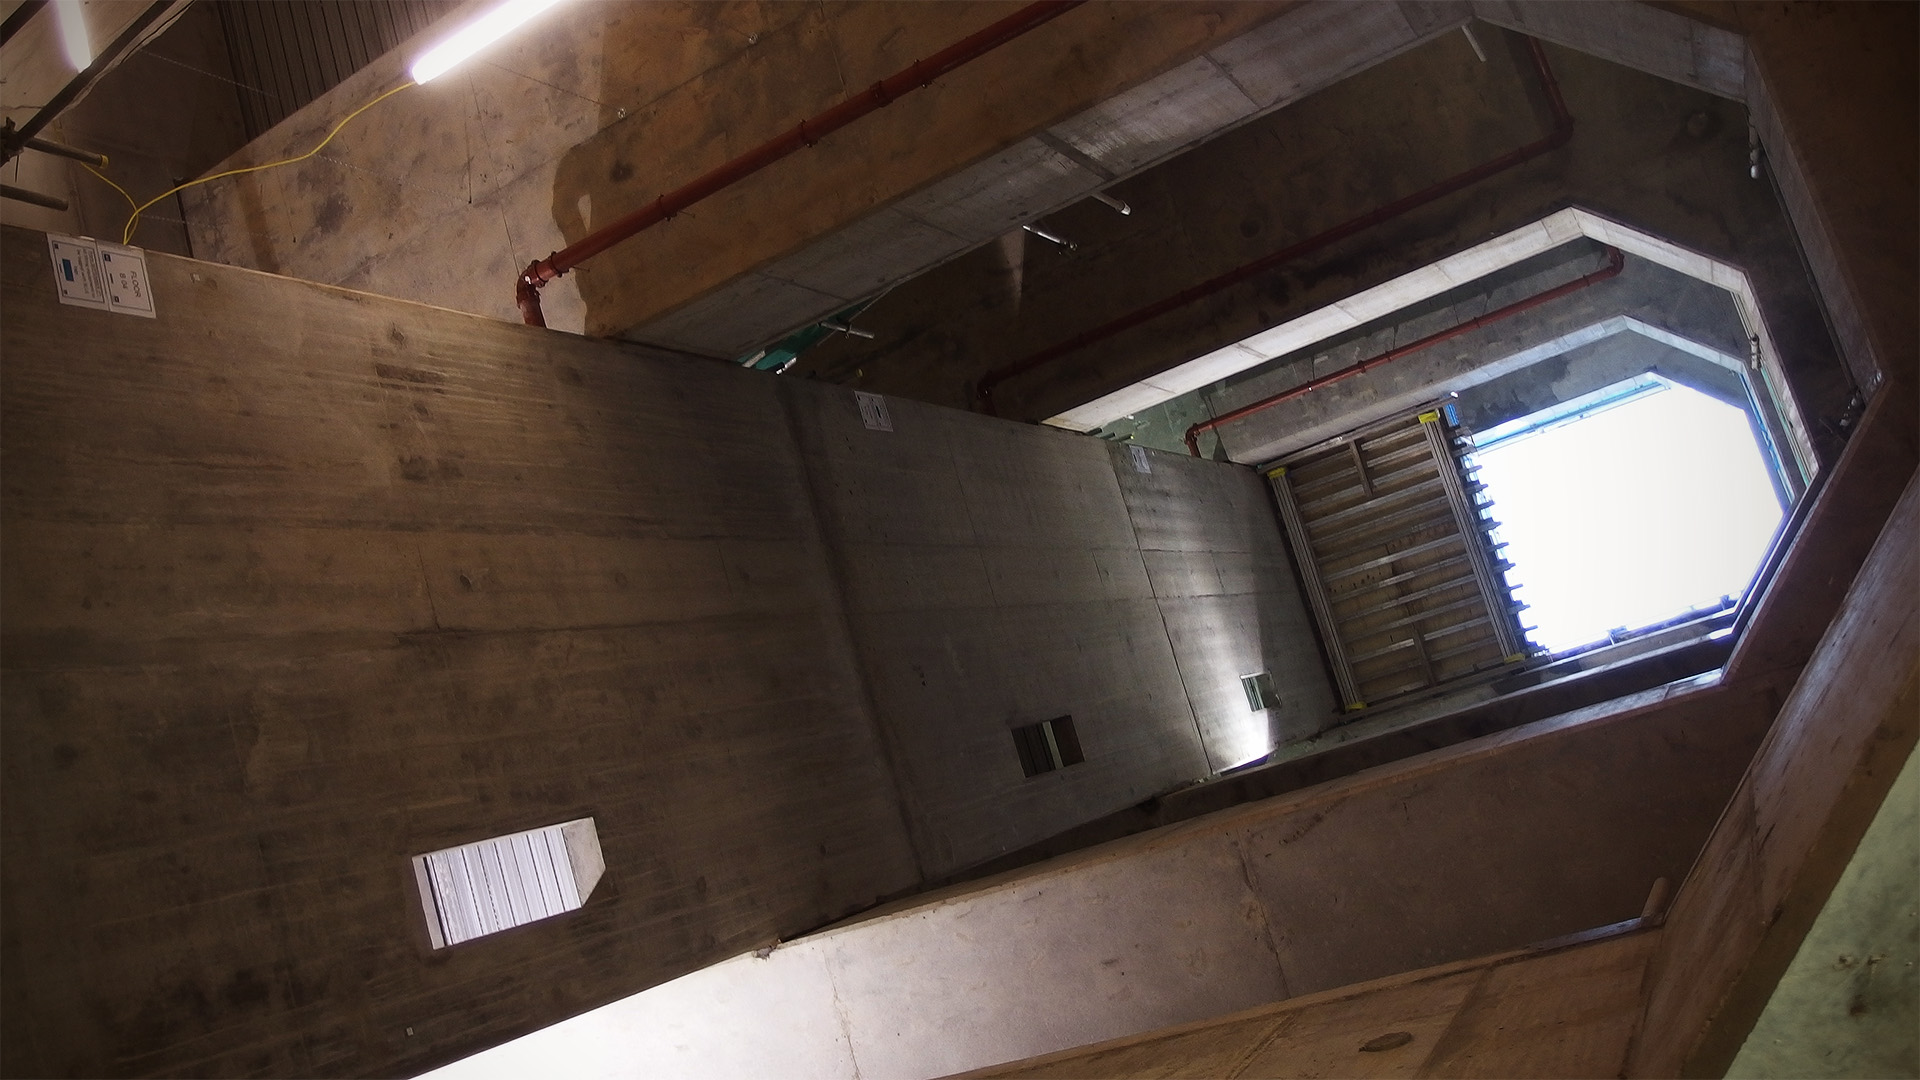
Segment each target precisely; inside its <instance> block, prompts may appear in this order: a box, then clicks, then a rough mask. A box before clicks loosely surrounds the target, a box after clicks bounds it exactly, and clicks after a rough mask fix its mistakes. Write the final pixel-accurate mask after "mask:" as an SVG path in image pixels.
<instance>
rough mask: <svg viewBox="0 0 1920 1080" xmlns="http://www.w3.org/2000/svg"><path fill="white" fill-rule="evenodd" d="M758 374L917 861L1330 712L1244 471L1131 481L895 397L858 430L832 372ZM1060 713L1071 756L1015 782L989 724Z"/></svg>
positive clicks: (1060, 445)
mask: <svg viewBox="0 0 1920 1080" xmlns="http://www.w3.org/2000/svg"><path fill="white" fill-rule="evenodd" d="M782 387H783V389H786V390H787V391H788V400H789V402H790V403H791V407H792V410H793V416H794V424H795V429H796V431H797V432H798V435H799V438H800V440H801V446H802V448H803V454H804V457H805V459H806V461H807V463H808V466H807V467H808V470H809V473H810V475H811V478H812V482H813V489H814V492H815V497H816V498H817V499H818V501H819V505H820V508H821V519H822V522H823V527H824V528H825V531H826V534H827V536H828V537H829V543H830V545H831V546H832V548H833V550H834V552H835V555H836V558H837V559H838V561H839V568H840V573H841V575H842V580H843V581H844V582H845V587H846V593H847V597H848V603H847V607H848V619H849V625H850V628H851V631H852V635H853V640H854V643H855V647H856V649H857V650H858V652H859V655H860V656H861V658H862V664H863V666H864V667H865V669H866V670H867V671H868V672H869V673H870V675H871V682H870V690H871V693H872V695H873V702H874V708H875V711H876V713H877V715H878V716H879V717H880V719H881V723H882V726H883V727H884V729H885V731H886V736H887V739H888V740H889V745H890V747H891V749H892V753H893V754H894V760H895V761H896V762H897V764H898V766H899V770H900V777H901V787H902V795H903V797H904V798H905V800H906V804H907V806H908V817H909V819H910V820H911V821H912V823H913V825H912V827H913V829H914V834H915V838H916V843H917V846H918V848H919V850H920V851H921V855H922V859H923V861H924V865H925V867H926V869H927V871H928V872H929V873H930V874H933V875H935V876H939V875H943V874H946V873H950V872H952V871H954V870H958V869H961V868H964V867H966V866H969V865H971V864H974V863H978V862H981V861H984V860H986V859H989V858H992V857H993V856H996V855H999V854H1002V853H1003V852H1006V851H1008V850H1011V849H1013V848H1016V847H1019V846H1021V845H1022V844H1024V843H1027V842H1030V841H1032V840H1036V839H1039V838H1041V837H1045V836H1048V835H1051V834H1052V833H1054V832H1058V831H1061V830H1064V829H1066V828H1068V827H1070V826H1072V825H1075V824H1078V823H1080V822H1082V821H1086V820H1088V819H1090V818H1092V817H1095V816H1098V815H1099V814H1102V813H1105V812H1107V811H1109V810H1112V809H1115V808H1118V807H1121V806H1126V805H1131V804H1133V803H1136V802H1139V801H1140V800H1142V799H1145V798H1147V797H1149V796H1152V795H1154V794H1157V793H1159V792H1161V791H1164V790H1166V789H1168V788H1170V787H1173V786H1176V785H1178V784H1181V783H1184V782H1186V781H1190V780H1194V779H1197V778H1200V777H1203V776H1206V775H1208V774H1209V773H1210V772H1213V771H1217V770H1219V769H1222V768H1226V767H1229V766H1231V765H1236V764H1239V763H1240V762H1242V761H1245V760H1247V759H1249V758H1253V757H1257V756H1259V755H1261V754H1263V753H1265V752H1266V751H1267V749H1269V748H1270V747H1271V746H1272V745H1274V742H1273V741H1272V740H1273V738H1274V737H1275V736H1280V737H1286V736H1288V735H1293V734H1297V733H1300V732H1305V733H1309V734H1310V733H1312V732H1315V731H1318V730H1320V729H1321V728H1322V727H1324V726H1326V725H1327V724H1329V723H1331V722H1332V721H1333V719H1334V708H1333V701H1332V698H1331V696H1330V694H1329V691H1328V689H1327V682H1326V677H1325V675H1324V674H1323V673H1322V672H1321V670H1320V669H1319V666H1318V661H1317V654H1316V652H1315V651H1314V650H1315V646H1314V644H1313V642H1314V636H1313V630H1312V628H1311V626H1310V625H1308V623H1307V622H1306V619H1305V614H1304V608H1303V605H1302V603H1301V600H1300V597H1299V594H1298V591H1297V589H1296V588H1295V586H1294V584H1293V579H1292V571H1291V568H1290V566H1289V564H1288V562H1287V560H1286V555H1285V552H1284V549H1283V547H1282V545H1281V541H1280V538H1279V533H1278V530H1277V528H1276V526H1275V525H1274V524H1273V521H1274V518H1273V511H1272V506H1271V503H1270V502H1269V501H1268V497H1267V495H1266V493H1265V492H1264V491H1263V490H1262V488H1261V486H1260V483H1259V480H1258V478H1257V477H1255V476H1254V475H1253V473H1252V472H1251V471H1250V470H1244V469H1217V468H1198V469H1196V468H1194V464H1195V463H1192V462H1181V461H1178V460H1177V459H1175V458H1174V457H1172V456H1171V455H1159V454H1155V455H1153V456H1152V458H1150V459H1149V460H1150V461H1151V462H1153V463H1155V464H1157V466H1158V471H1157V472H1156V473H1154V474H1151V475H1147V476H1143V475H1142V474H1140V473H1138V472H1136V471H1135V468H1134V465H1133V460H1132V458H1130V457H1127V456H1125V455H1124V454H1123V455H1121V457H1120V458H1114V457H1111V456H1110V454H1109V447H1108V445H1107V444H1105V443H1102V442H1099V441H1098V440H1094V439H1087V438H1061V437H1060V436H1059V433H1057V432H1053V431H1050V430H1043V429H1041V428H1037V427H1028V426H1025V425H1015V424H1007V423H1004V422H999V421H994V420H990V419H988V418H986V417H978V416H972V415H969V414H966V413H960V412H956V411H953V410H950V409H942V408H938V407H934V406H929V405H922V404H919V403H916V402H911V401H905V400H900V399H891V400H889V402H888V409H889V412H890V419H891V424H892V428H893V430H892V431H874V430H870V429H868V428H867V427H865V426H864V425H863V424H862V421H861V418H860V415H859V412H858V410H857V408H856V407H855V402H854V398H853V395H852V394H850V393H848V392H847V391H845V390H841V389H838V388H833V387H827V386H823V385H820V384H813V383H805V382H796V381H792V380H787V381H784V382H783V383H782ZM1148 467H1149V468H1153V467H1154V464H1150V465H1149V466H1148ZM1156 478H1157V482H1158V483H1157V487H1155V486H1153V484H1152V481H1154V480H1155V479H1156ZM1143 503H1144V505H1143ZM1223 565H1224V572H1223ZM1203 598H1205V599H1203ZM1196 605H1197V606H1198V607H1199V608H1202V609H1208V610H1206V611H1205V612H1204V613H1203V612H1202V611H1197V610H1196ZM1229 611H1230V612H1231V614H1230V615H1229ZM1207 615H1212V616H1223V617H1224V618H1223V621H1220V622H1218V623H1215V624H1213V625H1204V624H1205V622H1206V616H1207ZM1196 616H1200V620H1199V622H1196ZM1268 669H1272V670H1273V672H1274V674H1275V676H1276V681H1277V682H1278V683H1279V685H1280V686H1282V687H1284V688H1285V691H1286V695H1287V696H1286V700H1285V702H1284V703H1283V704H1282V705H1281V706H1280V707H1277V708H1275V709H1272V710H1269V711H1268V713H1267V714H1264V715H1263V714H1257V713H1253V712H1251V711H1250V710H1249V709H1248V706H1247V701H1246V698H1245V696H1244V695H1243V694H1242V693H1241V690H1240V684H1239V677H1240V676H1241V675H1244V674H1249V673H1252V672H1255V671H1261V670H1268ZM1061 715H1071V716H1073V718H1074V723H1075V726H1076V729H1077V731H1078V733H1079V738H1080V741H1081V743H1082V745H1083V747H1084V749H1085V752H1086V755H1087V761H1086V763H1085V764H1084V765H1082V766H1076V767H1073V768H1070V769H1065V770H1061V771H1058V772H1055V773H1050V774H1046V775H1043V776H1039V777H1035V778H1033V779H1027V778H1025V777H1023V776H1022V774H1021V770H1020V764H1019V759H1018V757H1017V756H1016V754H1015V753H1014V746H1013V740H1012V736H1011V733H1010V730H1009V729H1011V728H1012V727H1015V726H1018V725H1021V724H1031V723H1036V722H1038V721H1041V720H1046V719H1050V718H1052V717H1056V716H1061Z"/></svg>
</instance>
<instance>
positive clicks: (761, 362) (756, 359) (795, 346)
mask: <svg viewBox="0 0 1920 1080" xmlns="http://www.w3.org/2000/svg"><path fill="white" fill-rule="evenodd" d="M878 299H880V298H879V297H878V296H875V297H872V298H871V299H867V300H862V301H860V302H859V303H857V304H855V305H853V306H852V307H850V308H844V309H842V310H840V311H836V312H834V313H833V314H832V315H829V316H828V317H826V318H825V319H822V320H820V321H819V322H817V323H814V324H812V325H811V326H803V327H801V328H800V329H798V330H795V331H794V332H793V333H791V334H788V335H787V336H786V337H783V338H781V339H780V340H779V341H776V342H774V343H773V344H771V345H769V346H767V347H766V348H764V349H761V350H760V351H759V352H756V353H750V354H748V355H746V356H743V357H741V358H739V359H738V360H735V361H734V363H736V364H739V365H740V366H741V367H745V368H752V369H753V370H755V371H776V372H777V371H783V370H785V369H786V367H787V365H788V364H791V363H793V362H794V361H795V360H797V359H799V358H800V354H801V353H803V352H806V351H807V350H808V349H811V348H813V347H814V346H815V345H818V344H820V342H821V341H823V340H825V339H826V337H827V335H828V334H831V333H834V331H833V330H832V329H831V328H830V327H829V326H828V324H829V323H838V324H840V325H841V326H851V325H852V324H853V319H854V317H855V316H857V315H859V314H860V313H861V312H863V311H865V310H867V309H868V308H870V307H872V306H873V302H874V301H875V300H878Z"/></svg>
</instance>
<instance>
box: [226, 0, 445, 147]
mask: <svg viewBox="0 0 1920 1080" xmlns="http://www.w3.org/2000/svg"><path fill="white" fill-rule="evenodd" d="M214 6H215V7H216V8H217V9H218V10H219V12H220V25H221V26H222V28H223V29H224V30H225V31H226V35H227V51H228V55H229V57H230V59H231V61H232V63H233V73H234V74H233V77H234V79H235V81H237V82H238V83H240V86H241V89H240V114H241V118H242V120H244V121H245V123H246V127H247V138H249V139H256V138H259V137H260V135H262V134H263V133H265V132H266V131H267V129H269V128H271V127H273V126H274V125H275V124H278V123H279V122H280V121H282V120H285V119H286V118H287V117H288V116H290V115H292V114H293V113H294V112H295V111H296V110H298V109H300V108H301V107H303V106H305V105H306V104H307V103H309V102H311V101H313V100H314V99H315V98H317V97H319V96H320V95H322V94H324V93H326V92H327V91H329V90H331V89H333V88H334V87H336V86H338V85H340V83H341V82H342V81H343V80H345V79H346V77H347V76H349V75H352V74H353V73H354V72H356V71H359V70H360V69H361V68H363V67H366V66H367V65H368V64H370V63H372V62H373V61H374V60H375V59H377V58H379V57H380V56H382V55H384V54H386V53H387V52H389V51H391V50H393V49H395V48H397V47H398V46H399V45H400V44H401V43H402V42H404V41H406V40H407V39H408V38H410V37H412V36H413V35H415V34H417V33H419V32H420V31H422V30H425V29H426V28H427V27H428V26H430V25H432V24H433V22H434V21H435V20H437V19H439V18H440V17H441V16H443V15H445V14H446V13H447V12H449V11H452V10H453V9H454V7H456V6H457V2H456V0H217V2H216V3H215V5H214Z"/></svg>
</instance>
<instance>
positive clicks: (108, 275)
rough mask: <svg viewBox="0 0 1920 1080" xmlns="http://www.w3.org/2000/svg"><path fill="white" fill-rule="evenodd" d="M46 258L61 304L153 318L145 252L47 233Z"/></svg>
mask: <svg viewBox="0 0 1920 1080" xmlns="http://www.w3.org/2000/svg"><path fill="white" fill-rule="evenodd" d="M47 255H48V257H49V258H51V259H52V260H53V285H54V289H55V290H56V291H57V292H58V293H59V295H60V302H61V303H63V304H71V305H72V306H74V307H83V308H93V309H94V310H96V311H112V312H117V313H119V314H121V315H139V316H142V317H144V318H148V319H151V318H153V317H154V308H153V285H152V282H151V280H150V279H149V277H148V275H147V254H146V252H144V251H141V250H140V249H139V248H133V247H122V246H121V245H119V244H103V243H101V242H99V241H98V240H94V239H92V238H90V237H85V236H62V235H60V234H58V233H48V234H47Z"/></svg>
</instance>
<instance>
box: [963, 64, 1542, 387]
mask: <svg viewBox="0 0 1920 1080" xmlns="http://www.w3.org/2000/svg"><path fill="white" fill-rule="evenodd" d="M1527 48H1528V50H1529V51H1530V52H1531V53H1532V56H1533V66H1534V71H1535V72H1536V73H1537V74H1538V75H1539V78H1540V88H1541V90H1542V91H1544V92H1545V93H1546V95H1547V104H1548V105H1549V106H1550V107H1551V108H1552V110H1553V130H1552V131H1550V132H1548V133H1547V134H1546V135H1544V136H1542V137H1541V138H1538V139H1535V140H1534V141H1533V142H1530V143H1528V144H1526V145H1525V146H1522V147H1519V148H1517V149H1514V150H1510V151H1508V152H1507V153H1505V154H1502V155H1500V156H1499V157H1497V158H1493V159H1491V160H1489V161H1485V162H1482V163H1480V164H1479V165H1476V166H1474V167H1473V168H1471V169H1468V170H1467V171H1465V172H1462V173H1457V174H1455V175H1453V176H1450V177H1448V178H1447V179H1445V180H1442V181H1440V182H1439V183H1437V184H1434V185H1433V186H1431V187H1428V188H1425V189H1423V190H1421V191H1416V192H1414V193H1413V194H1411V195H1408V196H1407V197H1405V198H1403V199H1397V200H1395V201H1393V202H1390V203H1388V204H1386V205H1385V206H1381V207H1378V208H1376V209H1374V210H1370V211H1368V212H1367V213H1365V214H1362V215H1360V216H1359V217H1356V218H1353V219H1351V220H1348V221H1344V222H1342V223H1340V224H1338V225H1335V226H1334V227H1333V228H1331V229H1328V230H1327V231H1325V232H1322V233H1317V234H1315V235H1313V236H1310V237H1308V238H1306V239H1305V240H1302V241H1300V242H1299V243H1296V244H1291V245H1288V246H1287V247H1284V248H1281V249H1280V250H1279V251H1276V252H1273V253H1272V254H1269V255H1263V256H1261V257H1260V258H1258V259H1255V260H1254V261H1253V262H1250V263H1247V264H1245V265H1243V266H1239V267H1236V268H1234V269H1232V270H1229V271H1227V272H1226V273H1224V274H1221V275H1220V276H1218V277H1215V278H1211V279H1209V280H1207V281H1203V282H1201V283H1200V284H1198V285H1195V286H1193V287H1192V288H1189V289H1183V290H1181V291H1180V292H1177V293H1174V294H1173V295H1172V296H1169V297H1166V298H1165V299H1162V300H1158V301H1155V302H1154V303H1151V304H1148V305H1147V306H1146V307H1143V308H1139V309H1137V310H1135V311H1132V312H1129V313H1127V314H1125V315H1122V316H1120V317H1119V318H1117V319H1114V320H1112V321H1111V322H1106V323H1102V324H1101V325H1099V326H1096V327H1094V328H1093V329H1091V330H1088V331H1086V332H1085V333H1082V334H1079V335H1077V336H1075V337H1072V338H1068V339H1067V340H1066V341H1063V342H1061V343H1060V344H1058V345H1054V346H1051V347H1049V348H1045V349H1042V350H1040V351H1039V352H1037V353H1034V354H1032V355H1031V356H1027V357H1025V358H1024V359H1020V360H1016V361H1014V362H1013V363H1011V364H1007V365H1005V366H1002V367H998V368H995V369H994V370H992V371H989V372H987V374H986V375H984V376H982V377H981V379H980V384H979V386H978V387H976V388H975V390H974V394H975V397H977V398H978V399H979V401H980V402H981V404H982V405H983V406H984V407H985V411H986V412H987V413H988V414H994V402H993V390H994V387H996V386H999V385H1000V384H1001V383H1003V382H1006V381H1007V380H1008V379H1011V378H1013V377H1014V376H1016V375H1024V374H1026V373H1027V372H1029V371H1033V370H1034V369H1036V368H1040V367H1044V366H1045V365H1047V364H1050V363H1052V362H1053V361H1055V360H1058V359H1059V358H1061V357H1062V356H1065V355H1067V354H1068V353H1073V352H1078V351H1079V350H1081V349H1084V348H1086V347H1087V346H1089V345H1092V344H1093V343H1095V342H1098V341H1105V340H1106V339H1108V338H1110V337H1113V336H1114V335H1115V334H1118V333H1120V332H1121V331H1124V330H1131V329H1133V328H1134V327H1136V326H1139V325H1140V324H1141V323H1144V322H1147V321H1149V320H1151V319H1155V318H1158V317H1159V316H1161V315H1165V314H1166V313H1167V312H1169V311H1174V310H1177V309H1179V308H1183V307H1185V306H1187V305H1188V304H1191V303H1193V302H1195V301H1197V300H1201V299H1204V298H1206V297H1208V296H1212V295H1213V294H1214V293H1217V292H1220V291H1221V290H1223V289H1227V288H1230V287H1232V286H1234V285H1238V284H1240V283H1241V282H1243V281H1246V280H1247V279H1249V278H1251V277H1254V276H1256V275H1258V274H1261V273H1264V272H1266V271H1268V270H1271V269H1273V268H1274V267H1277V266H1280V265H1282V264H1284V263H1287V262H1291V261H1292V260H1294V259H1297V258H1299V257H1300V256H1302V255H1306V254H1308V253H1310V252H1314V251H1318V250H1320V249H1321V248H1323V247H1326V246H1327V245H1329V244H1331V243H1333V242H1335V241H1337V240H1344V239H1346V238H1347V237H1349V236H1352V235H1354V234H1355V233H1358V232H1361V231H1362V230H1365V229H1369V228H1372V227H1373V226H1375V225H1378V224H1380V223H1382V222H1385V221H1390V220H1392V219H1393V218H1396V217H1399V216H1400V215H1402V214H1405V213H1407V212H1408V211H1411V210H1415V209H1418V208H1419V207H1422V206H1425V205H1427V204H1428V203H1430V202H1433V201H1435V200H1437V199H1440V198H1443V197H1445V196H1447V195H1451V194H1453V193H1454V192H1456V191H1459V190H1461V189H1462V188H1465V187H1468V186H1470V185H1472V184H1476V183H1478V182H1480V181H1481V180H1485V179H1486V178H1487V177H1489V176H1493V175H1495V174H1497V173H1501V172H1504V171H1506V170H1508V169H1511V168H1513V167H1514V166H1516V165H1520V164H1522V163H1524V162H1528V161H1531V160H1533V159H1534V158H1536V157H1539V156H1540V155H1541V154H1544V153H1547V152H1548V151H1550V150H1555V149H1558V148H1559V147H1561V146H1565V145H1566V143H1567V140H1569V139H1571V138H1573V114H1572V113H1570V112H1568V111H1567V103H1566V101H1565V99H1563V98H1562V97H1561V96H1560V83H1559V81H1558V80H1556V79H1555V78H1554V77H1553V69H1552V68H1550V67H1548V66H1547V56H1546V53H1545V52H1543V51H1542V50H1541V48H1540V43H1539V42H1538V41H1536V40H1535V39H1533V38H1528V39H1527Z"/></svg>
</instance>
